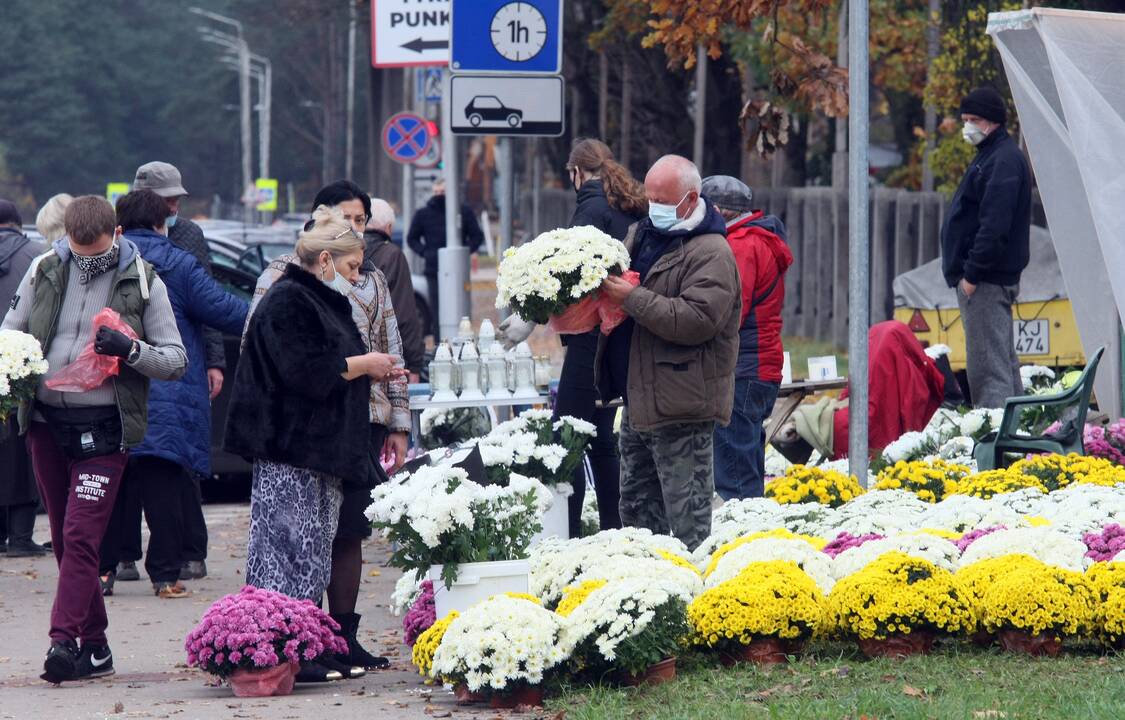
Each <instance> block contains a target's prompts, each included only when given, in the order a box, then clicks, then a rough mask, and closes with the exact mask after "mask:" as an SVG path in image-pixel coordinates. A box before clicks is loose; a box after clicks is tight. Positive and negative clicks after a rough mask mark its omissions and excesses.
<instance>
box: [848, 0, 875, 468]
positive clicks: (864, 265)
mask: <svg viewBox="0 0 1125 720" xmlns="http://www.w3.org/2000/svg"><path fill="white" fill-rule="evenodd" d="M848 11H849V12H848V97H849V105H850V108H849V110H848V139H849V142H848V233H849V238H848V263H849V265H848V266H849V268H850V271H849V274H848V307H849V308H851V317H850V323H849V325H848V374H849V375H850V378H849V388H850V389H849V393H850V396H849V403H848V404H849V414H848V469H849V471H850V472H851V474H852V475H855V476H856V478H857V479H858V480H859V482H860V484H861V485H862V486H863V487H867V460H868V458H867V453H868V444H867V396H868V387H867V382H868V378H867V326H868V324H869V323H870V315H871V285H870V281H869V274H870V264H869V262H870V261H869V256H870V241H871V238H870V235H869V226H868V212H869V207H868V184H867V183H868V178H867V149H868V120H869V119H870V112H869V109H868V101H869V98H868V92H869V88H868V56H867V52H868V51H867V31H868V9H867V0H849V2H848Z"/></svg>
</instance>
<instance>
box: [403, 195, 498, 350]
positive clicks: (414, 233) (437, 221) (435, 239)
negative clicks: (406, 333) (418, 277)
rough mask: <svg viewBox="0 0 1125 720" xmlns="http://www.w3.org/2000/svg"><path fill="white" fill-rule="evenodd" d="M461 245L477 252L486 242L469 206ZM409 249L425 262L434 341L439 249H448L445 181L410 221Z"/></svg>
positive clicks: (463, 220) (465, 210) (464, 210)
mask: <svg viewBox="0 0 1125 720" xmlns="http://www.w3.org/2000/svg"><path fill="white" fill-rule="evenodd" d="M461 242H462V243H464V245H465V246H466V247H467V248H469V252H474V253H475V252H476V251H477V250H479V249H480V246H481V244H483V243H484V232H483V231H482V230H481V228H480V223H479V222H477V218H476V216H475V215H473V211H472V210H471V209H470V208H469V206H468V205H465V204H462V205H461ZM406 243H407V245H409V246H410V249H411V250H413V251H414V252H416V253H417V254H419V255H421V256H422V258H423V259H424V260H425V261H426V282H427V284H428V285H429V294H430V315H432V316H433V317H432V320H433V334H434V340H435V341H437V339H438V335H439V334H440V333H439V332H438V328H439V327H440V320H439V319H438V318H439V317H440V314H439V313H438V299H439V298H438V283H437V274H438V250H440V249H441V248H443V247H445V181H444V180H438V181H437V182H435V183H434V194H433V197H431V198H430V201H429V202H427V203H426V205H425V206H424V207H422V208H421V209H419V210H418V211H417V212H416V213H414V219H413V220H411V221H410V231H409V232H408V233H407V235H406Z"/></svg>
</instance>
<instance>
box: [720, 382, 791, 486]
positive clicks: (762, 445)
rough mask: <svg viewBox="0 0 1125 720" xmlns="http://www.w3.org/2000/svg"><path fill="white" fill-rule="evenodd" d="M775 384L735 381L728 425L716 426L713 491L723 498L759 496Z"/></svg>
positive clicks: (763, 474)
mask: <svg viewBox="0 0 1125 720" xmlns="http://www.w3.org/2000/svg"><path fill="white" fill-rule="evenodd" d="M778 387H779V386H778V384H777V383H769V382H761V381H758V380H751V379H749V378H736V379H735V381H734V410H733V412H731V416H730V424H729V425H727V426H726V427H716V428H715V492H717V493H719V497H721V498H722V499H723V500H744V499H746V498H754V497H762V494H763V492H764V491H765V475H766V429H765V425H764V423H765V421H766V419H767V418H768V417H769V416H770V413H772V412H773V404H774V402H776V401H777V391H778Z"/></svg>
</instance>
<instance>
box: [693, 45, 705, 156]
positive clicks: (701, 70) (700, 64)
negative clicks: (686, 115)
mask: <svg viewBox="0 0 1125 720" xmlns="http://www.w3.org/2000/svg"><path fill="white" fill-rule="evenodd" d="M706 126H707V52H706V51H705V50H704V49H703V44H702V43H700V44H699V45H698V46H697V47H696V49H695V139H694V143H693V144H692V159H693V160H694V161H695V166H696V167H697V168H699V170H700V171H701V172H702V171H703V131H704V129H705V128H706Z"/></svg>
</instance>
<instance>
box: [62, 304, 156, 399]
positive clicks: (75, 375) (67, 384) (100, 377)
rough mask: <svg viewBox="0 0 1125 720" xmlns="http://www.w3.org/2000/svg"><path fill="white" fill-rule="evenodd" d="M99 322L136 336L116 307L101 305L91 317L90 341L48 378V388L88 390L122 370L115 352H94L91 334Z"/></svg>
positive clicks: (68, 390) (131, 336)
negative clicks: (103, 306)
mask: <svg viewBox="0 0 1125 720" xmlns="http://www.w3.org/2000/svg"><path fill="white" fill-rule="evenodd" d="M102 325H105V326H106V327H108V328H110V329H111V330H117V331H118V332H123V333H125V334H126V335H128V336H129V337H130V338H132V339H133V340H136V339H137V333H135V332H133V328H131V327H129V325H128V324H127V323H126V322H125V321H124V320H122V319H121V316H120V315H118V314H117V311H116V310H111V309H110V308H102V309H101V310H100V311H99V312H98V314H97V315H95V316H94V321H93V329H92V331H91V333H90V342H89V343H87V345H86V347H84V348H82V352H80V353H78V357H77V358H75V359H74V362H72V363H70V364H69V365H67V366H66V367H64V368H63V369H62V370H59V371H58V372H57V373H55V375H54V376H53V377H52V378H51V379H50V380H48V381H47V387H48V388H50V389H51V390H57V391H58V392H87V391H89V390H93V389H94V388H96V387H98V386H99V385H101V384H102V383H104V382H105V381H106V380H108V379H109V378H111V377H116V376H117V374H118V373H120V372H121V358H119V357H117V356H116V355H99V354H98V353H96V352H95V351H94V336H95V335H97V334H98V328H100V327H101V326H102Z"/></svg>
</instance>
